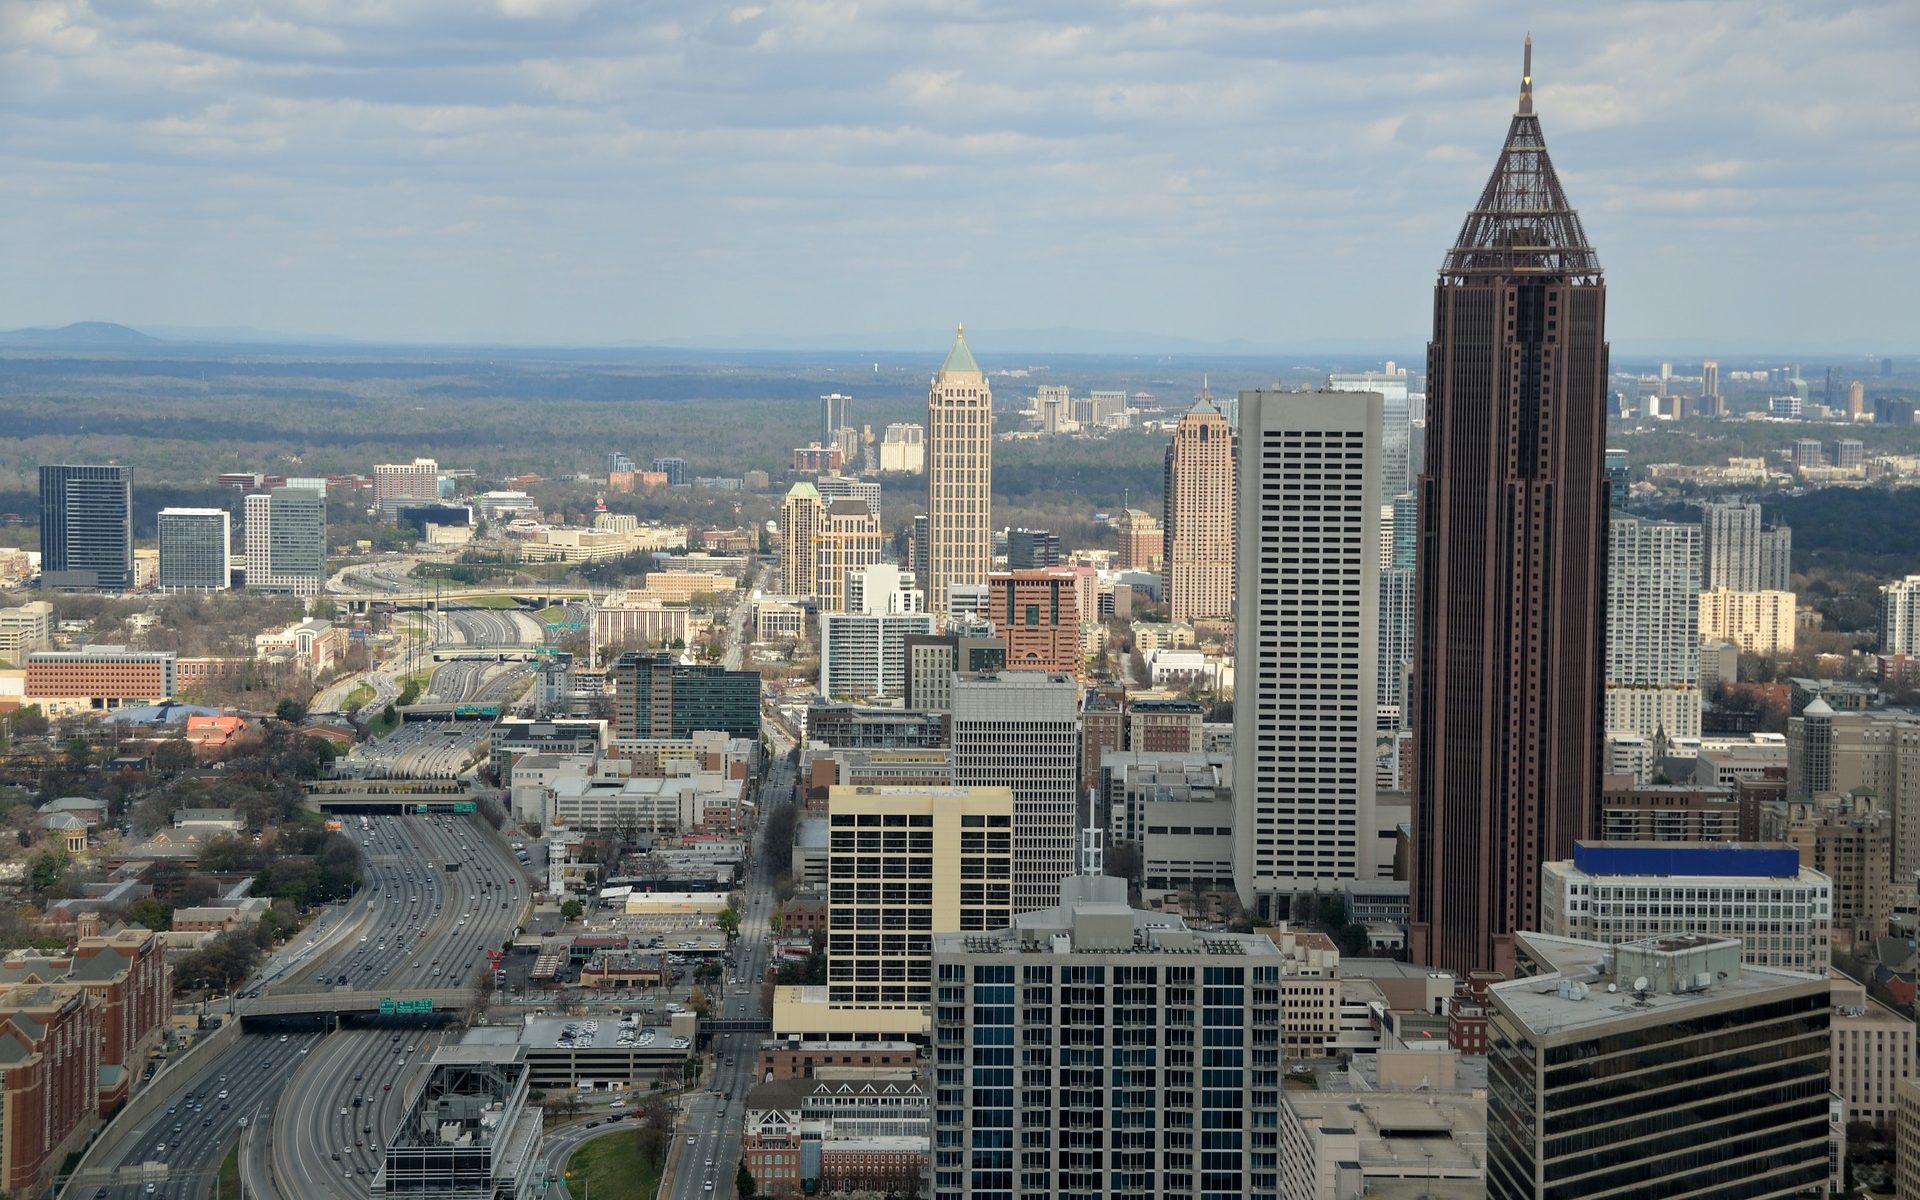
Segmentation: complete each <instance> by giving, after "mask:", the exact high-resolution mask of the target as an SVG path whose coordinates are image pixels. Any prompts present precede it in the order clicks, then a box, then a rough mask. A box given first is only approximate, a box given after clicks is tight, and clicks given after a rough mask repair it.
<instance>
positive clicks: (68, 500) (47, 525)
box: [40, 465, 133, 592]
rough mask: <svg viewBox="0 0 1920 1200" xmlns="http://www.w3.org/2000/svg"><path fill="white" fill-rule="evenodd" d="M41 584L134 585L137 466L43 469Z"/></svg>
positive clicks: (107, 588)
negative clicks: (135, 471) (135, 473)
mask: <svg viewBox="0 0 1920 1200" xmlns="http://www.w3.org/2000/svg"><path fill="white" fill-rule="evenodd" d="M40 584H41V586H42V587H45V588H49V589H52V590H56V591H101V592H124V591H129V590H131V589H132V587H133V468H131V467H115V466H71V465H60V466H45V467H41V468H40Z"/></svg>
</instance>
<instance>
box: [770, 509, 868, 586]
mask: <svg viewBox="0 0 1920 1200" xmlns="http://www.w3.org/2000/svg"><path fill="white" fill-rule="evenodd" d="M861 507H863V508H864V507H865V505H862V506H861ZM825 515H826V510H825V506H824V505H823V504H822V503H821V501H820V489H819V488H816V487H814V486H813V485H812V484H810V483H796V484H794V485H793V487H792V488H791V489H790V490H789V491H788V492H787V498H786V499H785V500H783V501H781V503H780V591H781V592H782V594H784V595H788V596H811V595H813V594H814V588H815V587H817V586H818V585H819V575H820V555H819V549H818V543H819V539H820V525H821V521H822V519H823V518H824V517H825Z"/></svg>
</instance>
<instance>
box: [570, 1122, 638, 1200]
mask: <svg viewBox="0 0 1920 1200" xmlns="http://www.w3.org/2000/svg"><path fill="white" fill-rule="evenodd" d="M567 1191H568V1192H569V1193H571V1194H572V1195H573V1196H574V1197H575V1200H585V1198H586V1197H587V1196H589V1195H593V1196H599V1197H602V1198H603V1200H655V1197H656V1196H658V1195H659V1193H660V1172H659V1171H658V1170H657V1169H656V1168H654V1167H653V1166H651V1165H650V1164H649V1163H648V1162H647V1161H646V1160H645V1159H643V1158H641V1157H640V1139H639V1137H638V1136H637V1135H636V1133H635V1131H633V1130H631V1129H623V1130H621V1131H620V1132H619V1133H615V1134H609V1135H607V1136H606V1137H602V1138H595V1139H593V1140H592V1141H590V1142H588V1143H587V1144H586V1145H584V1146H581V1147H580V1148H579V1149H578V1150H576V1151H574V1152H573V1157H572V1158H571V1159H570V1160H568V1162H567Z"/></svg>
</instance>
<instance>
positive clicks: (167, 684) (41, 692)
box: [26, 646, 179, 708]
mask: <svg viewBox="0 0 1920 1200" xmlns="http://www.w3.org/2000/svg"><path fill="white" fill-rule="evenodd" d="M178 686H179V659H178V657H177V656H176V655H174V654H173V653H172V652H171V651H161V650H129V649H127V648H126V647H125V646H88V647H87V648H86V649H84V650H39V651H35V652H34V653H32V654H29V655H27V679H26V694H27V696H28V697H30V698H31V697H49V698H59V699H66V700H82V701H87V702H88V707H91V708H120V707H122V706H124V705H127V704H152V703H154V702H156V701H160V700H165V699H168V698H170V697H172V695H173V694H174V690H175V689H176V688H177V687H178Z"/></svg>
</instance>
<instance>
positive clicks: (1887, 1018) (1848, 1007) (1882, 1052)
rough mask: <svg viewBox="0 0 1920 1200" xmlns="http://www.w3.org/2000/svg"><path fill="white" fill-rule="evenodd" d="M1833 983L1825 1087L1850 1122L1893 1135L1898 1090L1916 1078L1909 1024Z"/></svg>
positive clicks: (1835, 979) (1858, 990)
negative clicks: (1830, 1055) (1829, 1061)
mask: <svg viewBox="0 0 1920 1200" xmlns="http://www.w3.org/2000/svg"><path fill="white" fill-rule="evenodd" d="M1831 984H1832V988H1833V1065H1832V1069H1831V1072H1830V1075H1829V1078H1828V1084H1827V1086H1828V1087H1830V1088H1832V1089H1833V1094H1834V1095H1836V1096H1838V1097H1840V1099H1841V1101H1842V1102H1843V1103H1845V1104H1846V1106H1847V1120H1848V1121H1862V1122H1865V1123H1866V1124H1869V1125H1872V1126H1873V1127H1874V1128H1875V1129H1878V1130H1880V1131H1881V1132H1883V1133H1893V1132H1894V1126H1895V1124H1896V1122H1897V1120H1898V1118H1899V1110H1900V1090H1901V1088H1902V1086H1903V1085H1905V1084H1906V1083H1907V1082H1908V1081H1910V1080H1912V1079H1913V1077H1914V1075H1913V1070H1914V1066H1913V1056H1914V1031H1913V1021H1912V1019H1911V1018H1908V1017H1903V1016H1901V1015H1900V1014H1899V1013H1897V1012H1895V1011H1893V1010H1892V1009H1890V1008H1888V1007H1887V1006H1886V1005H1884V1004H1882V1003H1880V1002H1879V1001H1878V1000H1875V999H1874V998H1873V997H1871V996H1869V995H1867V989H1866V988H1865V987H1863V986H1861V985H1860V984H1858V983H1855V982H1854V981H1853V980H1851V979H1848V978H1847V977H1846V976H1844V975H1841V974H1839V973H1838V972H1834V973H1833V974H1832V975H1831ZM1904 1148H1905V1147H1902V1149H1904ZM1910 1194H1911V1193H1908V1192H1902V1193H1901V1195H1903V1196H1905V1195H1910Z"/></svg>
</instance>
